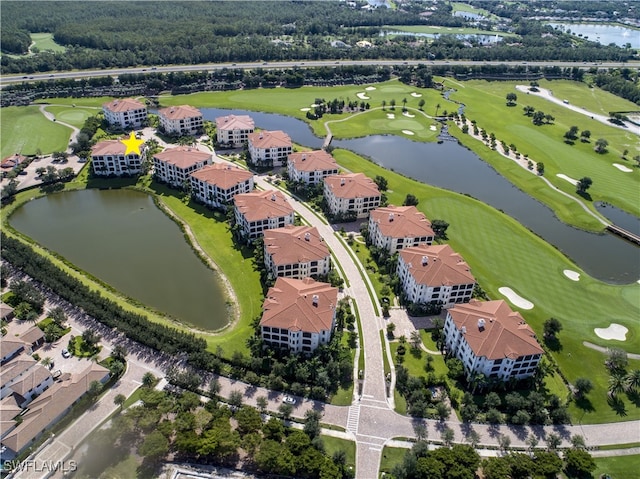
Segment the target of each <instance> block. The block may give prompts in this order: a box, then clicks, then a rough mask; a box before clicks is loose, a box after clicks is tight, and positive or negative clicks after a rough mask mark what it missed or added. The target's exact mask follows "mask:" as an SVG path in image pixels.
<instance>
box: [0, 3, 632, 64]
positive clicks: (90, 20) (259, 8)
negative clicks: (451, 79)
mask: <svg viewBox="0 0 640 479" xmlns="http://www.w3.org/2000/svg"><path fill="white" fill-rule="evenodd" d="M422 9H423V7H419V8H407V10H406V11H402V10H391V9H376V10H373V11H363V10H359V9H351V8H348V7H347V6H346V4H345V3H344V2H342V3H337V2H282V1H281V2H246V3H245V2H243V3H242V6H241V8H240V7H239V5H238V2H157V3H151V2H126V3H125V2H83V3H77V2H7V4H6V5H3V15H2V18H1V19H0V22H1V23H0V25H1V27H2V29H1V45H2V49H3V51H5V52H9V53H25V52H26V51H27V49H28V46H29V45H28V43H29V41H28V38H29V33H34V32H49V33H52V34H53V37H54V39H55V41H56V42H57V43H59V44H60V45H63V46H65V47H66V51H65V52H61V53H52V52H40V53H38V54H37V55H30V56H24V57H12V56H7V55H3V56H2V58H1V60H0V65H1V72H2V73H4V74H10V73H34V72H45V71H54V70H70V69H74V68H77V69H92V68H115V67H130V66H138V65H166V64H198V63H208V62H250V61H285V60H296V61H297V60H326V59H345V60H346V59H353V60H366V59H381V58H385V59H412V60H416V59H417V60H419V59H427V60H428V59H437V60H440V59H451V60H462V59H465V60H479V61H543V60H565V61H588V62H595V61H627V60H629V59H632V58H633V57H634V54H635V52H634V51H633V50H631V49H625V48H620V47H617V46H615V45H608V46H604V45H599V44H597V43H595V42H589V41H586V40H583V39H576V38H575V37H571V36H570V35H568V34H565V33H563V32H558V31H556V30H553V29H552V28H551V27H549V26H545V25H542V24H540V23H538V22H535V21H529V20H526V19H523V18H517V19H514V20H513V24H512V26H511V27H510V28H511V29H512V30H513V31H514V33H516V34H517V35H519V36H518V37H515V38H510V39H504V40H502V41H501V42H499V43H497V44H494V45H492V46H487V45H481V44H480V43H478V41H476V40H474V39H473V38H470V39H465V40H464V41H463V40H461V39H458V38H456V37H454V36H452V35H442V36H441V37H440V38H438V39H435V40H434V41H432V42H426V41H420V40H419V39H416V37H413V36H410V35H406V36H405V35H399V36H381V32H382V27H383V26H384V25H439V26H451V27H462V26H465V24H466V20H464V19H463V18H460V17H454V16H452V14H451V6H450V5H448V4H447V3H444V2H443V3H441V4H438V8H437V10H435V11H433V12H431V13H432V14H431V15H430V16H428V17H424V16H421V15H420V14H419V13H420V11H422ZM487 28H490V26H489V25H487ZM336 40H340V41H341V42H343V43H339V44H337V45H336V43H335V41H336ZM360 40H367V41H369V42H370V43H371V44H372V46H371V47H358V46H356V43H357V42H358V41H360Z"/></svg>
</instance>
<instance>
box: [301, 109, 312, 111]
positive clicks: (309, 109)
mask: <svg viewBox="0 0 640 479" xmlns="http://www.w3.org/2000/svg"><path fill="white" fill-rule="evenodd" d="M310 110H311V108H300V111H310Z"/></svg>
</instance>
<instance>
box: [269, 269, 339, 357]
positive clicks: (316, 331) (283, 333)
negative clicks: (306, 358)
mask: <svg viewBox="0 0 640 479" xmlns="http://www.w3.org/2000/svg"><path fill="white" fill-rule="evenodd" d="M337 303H338V288H334V287H332V286H331V285H329V284H327V283H319V282H317V281H314V280H313V279H311V278H305V279H293V278H278V279H277V280H276V283H275V285H274V286H273V287H272V288H269V291H268V292H267V297H266V299H265V300H264V303H263V305H262V311H263V313H262V319H261V320H260V335H261V336H262V339H263V340H264V342H265V343H266V344H269V345H270V346H273V347H276V348H281V349H288V350H289V351H291V352H292V353H304V354H309V353H311V352H312V351H314V350H315V349H316V348H317V347H318V346H320V345H321V344H327V343H328V342H329V341H330V340H331V334H332V332H333V328H334V327H335V319H336V305H337Z"/></svg>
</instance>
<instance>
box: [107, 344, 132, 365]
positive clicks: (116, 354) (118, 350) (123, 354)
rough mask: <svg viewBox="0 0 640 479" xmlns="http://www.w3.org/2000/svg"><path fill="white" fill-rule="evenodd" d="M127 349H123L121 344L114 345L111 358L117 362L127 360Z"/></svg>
mask: <svg viewBox="0 0 640 479" xmlns="http://www.w3.org/2000/svg"><path fill="white" fill-rule="evenodd" d="M127 354H129V351H127V348H125V347H124V346H123V345H122V344H116V345H115V346H114V347H113V350H112V351H111V357H112V358H114V359H117V360H119V361H123V362H124V360H125V359H126V358H127Z"/></svg>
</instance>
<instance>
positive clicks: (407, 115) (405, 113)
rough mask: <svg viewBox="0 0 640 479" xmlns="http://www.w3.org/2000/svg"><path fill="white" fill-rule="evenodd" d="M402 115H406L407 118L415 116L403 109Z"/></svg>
mask: <svg viewBox="0 0 640 479" xmlns="http://www.w3.org/2000/svg"><path fill="white" fill-rule="evenodd" d="M403 115H404V116H406V117H407V118H415V117H416V116H415V115H412V114H411V113H409V112H408V111H405V112H404V113H403Z"/></svg>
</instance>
